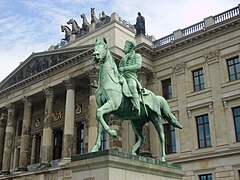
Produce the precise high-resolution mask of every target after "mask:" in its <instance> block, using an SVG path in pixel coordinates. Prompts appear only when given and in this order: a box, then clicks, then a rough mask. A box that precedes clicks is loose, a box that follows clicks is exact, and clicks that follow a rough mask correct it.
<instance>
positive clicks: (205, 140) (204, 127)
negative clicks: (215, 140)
mask: <svg viewBox="0 0 240 180" xmlns="http://www.w3.org/2000/svg"><path fill="white" fill-rule="evenodd" d="M205 117H207V122H204V121H205ZM199 118H202V123H199V122H198V120H200V119H199ZM195 119H196V128H197V140H198V148H199V149H202V148H208V147H211V146H212V142H211V130H210V122H209V116H208V114H203V115H199V116H196V117H195ZM206 125H208V127H206ZM200 126H203V133H204V134H203V137H204V146H201V141H200V130H199V127H200ZM206 128H208V130H209V132H208V133H209V141H210V144H209V145H208V144H207V140H208V138H207V135H206Z"/></svg>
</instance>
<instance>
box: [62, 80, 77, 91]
mask: <svg viewBox="0 0 240 180" xmlns="http://www.w3.org/2000/svg"><path fill="white" fill-rule="evenodd" d="M63 84H64V85H65V87H66V89H67V90H69V89H73V90H74V89H75V81H74V80H73V79H72V78H70V79H66V80H64V81H63Z"/></svg>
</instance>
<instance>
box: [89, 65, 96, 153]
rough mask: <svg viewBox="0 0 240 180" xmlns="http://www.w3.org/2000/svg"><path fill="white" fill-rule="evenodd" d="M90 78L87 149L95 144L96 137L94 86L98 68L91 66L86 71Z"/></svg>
mask: <svg viewBox="0 0 240 180" xmlns="http://www.w3.org/2000/svg"><path fill="white" fill-rule="evenodd" d="M87 74H88V76H89V80H90V96H89V103H88V151H90V150H91V148H92V147H93V146H94V145H95V141H96V139H97V131H98V130H97V129H98V128H97V126H98V123H97V120H96V110H97V104H96V96H95V92H96V87H97V86H98V70H97V69H96V68H93V69H92V70H90V71H89V72H88V73H87Z"/></svg>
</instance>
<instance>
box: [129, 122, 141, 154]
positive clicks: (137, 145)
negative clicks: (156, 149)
mask: <svg viewBox="0 0 240 180" xmlns="http://www.w3.org/2000/svg"><path fill="white" fill-rule="evenodd" d="M132 128H133V131H134V132H135V134H136V135H137V137H138V141H137V142H136V144H134V146H133V147H132V149H131V154H132V155H137V154H136V151H137V150H138V148H139V147H140V146H141V145H142V143H143V138H144V137H143V133H142V128H143V126H141V127H138V126H136V125H135V124H134V122H133V121H132Z"/></svg>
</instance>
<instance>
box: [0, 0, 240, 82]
mask: <svg viewBox="0 0 240 180" xmlns="http://www.w3.org/2000/svg"><path fill="white" fill-rule="evenodd" d="M238 4H239V0H146V1H141V0H127V1H126V0H0V12H1V13H0V25H1V27H0V81H2V80H3V79H4V78H6V77H7V76H8V75H9V74H10V73H11V72H12V71H14V69H16V68H17V67H18V66H19V64H20V62H23V61H24V60H26V59H27V58H28V57H29V56H30V55H31V54H32V53H33V52H41V51H46V50H47V49H48V48H49V47H50V46H51V45H56V44H58V43H59V42H60V40H61V39H62V38H64V32H61V30H60V27H61V25H67V23H66V22H67V21H68V20H69V19H71V18H73V19H75V20H76V21H77V22H78V24H79V25H81V24H82V19H81V18H80V15H81V14H82V13H85V14H86V16H87V19H88V21H89V22H90V21H91V19H90V8H91V7H94V8H95V13H96V15H98V14H99V13H100V12H102V11H104V12H105V14H106V15H109V16H111V14H112V13H113V12H117V13H118V14H119V16H120V17H121V18H122V19H124V20H126V21H128V22H130V23H131V24H135V23H136V17H137V13H138V12H141V14H142V15H143V16H144V17H145V24H146V33H147V34H148V35H153V36H154V37H155V38H156V39H159V38H161V37H164V36H167V35H169V34H171V33H173V31H175V30H178V29H183V28H186V27H188V26H191V25H193V24H195V23H198V22H200V21H203V19H204V18H206V17H209V16H214V15H217V14H219V13H222V12H224V11H227V10H229V9H231V8H234V7H236V6H238Z"/></svg>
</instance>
